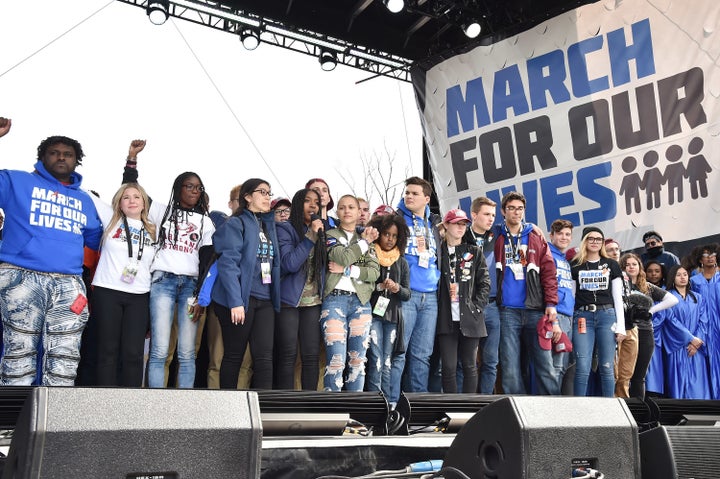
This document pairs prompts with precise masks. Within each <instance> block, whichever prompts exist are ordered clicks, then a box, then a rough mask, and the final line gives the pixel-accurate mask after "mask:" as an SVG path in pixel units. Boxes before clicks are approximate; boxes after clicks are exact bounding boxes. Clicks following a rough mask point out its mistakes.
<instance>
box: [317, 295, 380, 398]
mask: <svg viewBox="0 0 720 479" xmlns="http://www.w3.org/2000/svg"><path fill="white" fill-rule="evenodd" d="M336 292H337V293H336ZM371 323H372V314H371V311H370V303H369V302H368V303H365V304H362V303H361V302H360V300H359V299H358V297H357V295H356V294H355V293H346V292H345V291H339V290H333V291H332V292H331V293H330V294H329V295H328V296H327V297H326V298H325V299H324V300H323V304H322V311H321V312H320V329H321V331H322V333H323V339H324V341H325V354H326V358H327V359H326V364H327V366H326V367H325V375H324V377H323V387H324V389H325V390H326V391H341V390H342V389H343V384H344V385H345V390H346V391H362V390H363V386H364V385H365V362H366V361H367V357H366V353H367V348H368V345H369V341H370V324H371ZM345 366H347V377H343V376H344V374H343V373H344V372H345Z"/></svg>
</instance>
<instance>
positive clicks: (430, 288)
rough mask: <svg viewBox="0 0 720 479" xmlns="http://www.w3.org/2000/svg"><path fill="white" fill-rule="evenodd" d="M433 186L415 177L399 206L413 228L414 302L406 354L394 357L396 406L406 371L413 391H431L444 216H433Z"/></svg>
mask: <svg viewBox="0 0 720 479" xmlns="http://www.w3.org/2000/svg"><path fill="white" fill-rule="evenodd" d="M431 194H432V186H431V185H430V183H429V182H428V181H426V180H424V179H422V178H419V177H417V176H413V177H411V178H408V179H407V180H405V193H404V195H403V199H402V200H400V203H399V204H398V214H399V215H402V217H403V219H404V220H405V224H407V226H408V229H409V235H408V244H407V248H406V249H405V259H406V260H407V262H408V265H409V266H410V290H411V295H410V300H409V301H404V302H403V304H402V313H403V327H404V334H403V339H404V341H405V354H398V355H396V356H395V357H394V358H393V364H392V369H391V383H392V384H393V393H392V396H393V397H391V398H389V402H390V403H392V404H396V403H397V401H398V398H399V396H400V390H399V389H400V388H399V387H397V386H398V385H399V384H400V382H401V377H402V374H403V369H405V371H406V374H407V385H406V386H407V387H406V388H405V390H407V391H409V392H427V390H428V380H429V378H430V356H431V355H432V352H433V346H434V345H435V325H436V324H437V289H438V281H439V280H440V271H439V270H438V264H439V261H438V258H437V254H438V246H439V245H440V237H439V233H438V229H437V225H438V223H440V217H439V216H437V215H434V214H432V213H430V207H429V206H428V204H429V203H430V195H431Z"/></svg>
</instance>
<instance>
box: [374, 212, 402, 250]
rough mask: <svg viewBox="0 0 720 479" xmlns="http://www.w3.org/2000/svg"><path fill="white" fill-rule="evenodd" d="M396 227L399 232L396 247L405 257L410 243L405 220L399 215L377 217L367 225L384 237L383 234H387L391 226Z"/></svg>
mask: <svg viewBox="0 0 720 479" xmlns="http://www.w3.org/2000/svg"><path fill="white" fill-rule="evenodd" d="M393 225H395V226H396V227H397V230H398V234H397V243H396V244H395V246H397V248H398V249H399V250H400V254H401V255H403V254H404V253H405V248H406V247H407V242H408V231H409V230H408V227H407V225H406V224H405V220H403V218H402V217H401V216H399V215H383V216H375V217H373V219H372V220H370V222H369V223H368V224H367V226H372V227H373V228H375V229H377V230H378V233H379V234H380V235H381V236H382V234H383V233H385V232H386V231H387V230H389V229H390V227H391V226H393Z"/></svg>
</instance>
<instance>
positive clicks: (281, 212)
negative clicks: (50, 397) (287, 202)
mask: <svg viewBox="0 0 720 479" xmlns="http://www.w3.org/2000/svg"><path fill="white" fill-rule="evenodd" d="M275 214H276V215H280V216H290V208H278V209H276V210H275Z"/></svg>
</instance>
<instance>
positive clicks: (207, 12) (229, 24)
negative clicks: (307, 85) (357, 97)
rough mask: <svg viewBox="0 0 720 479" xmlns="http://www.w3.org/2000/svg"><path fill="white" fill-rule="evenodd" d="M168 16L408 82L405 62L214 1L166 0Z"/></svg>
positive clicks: (133, 0) (135, 1)
mask: <svg viewBox="0 0 720 479" xmlns="http://www.w3.org/2000/svg"><path fill="white" fill-rule="evenodd" d="M118 1H120V2H122V3H127V4H130V5H134V6H136V7H141V8H143V9H146V8H147V5H148V0H118ZM330 1H332V0H330ZM168 13H169V15H170V16H171V17H175V18H181V19H183V20H187V21H189V22H193V23H197V24H200V25H204V26H206V27H210V28H214V29H216V30H222V31H225V32H228V33H232V34H235V35H238V37H239V35H240V32H241V31H242V30H243V29H246V28H248V27H250V28H254V29H256V30H257V31H259V33H260V42H261V43H268V44H271V45H275V46H278V47H281V48H285V49H288V50H292V51H294V52H298V53H304V54H306V55H310V56H313V57H315V58H318V57H319V56H320V53H321V51H330V52H333V53H334V54H335V56H336V58H337V63H338V64H342V65H346V66H349V67H352V68H357V69H359V70H363V71H366V72H369V73H371V74H372V76H371V77H370V78H375V77H378V76H385V77H389V78H394V79H396V80H401V81H405V82H410V67H411V66H412V62H411V61H410V60H408V59H405V58H401V57H398V56H395V55H390V54H387V53H385V52H382V51H379V50H375V49H370V48H366V47H363V46H361V45H356V44H352V43H350V42H347V41H344V40H340V39H337V38H332V37H329V36H327V35H321V34H319V33H316V32H312V31H309V30H303V29H299V28H294V27H290V26H286V25H284V24H282V23H280V22H277V21H275V20H272V19H268V18H263V17H261V16H258V15H256V14H253V13H251V12H244V11H241V10H237V9H234V8H231V7H229V6H227V5H224V4H222V3H220V2H217V1H211V0H170V3H169V12H168ZM370 78H368V79H370ZM366 80H367V79H366ZM361 81H365V80H361Z"/></svg>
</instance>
